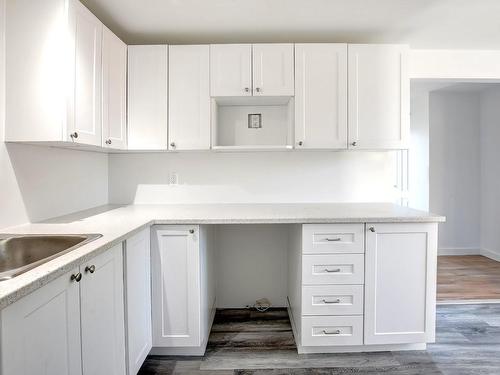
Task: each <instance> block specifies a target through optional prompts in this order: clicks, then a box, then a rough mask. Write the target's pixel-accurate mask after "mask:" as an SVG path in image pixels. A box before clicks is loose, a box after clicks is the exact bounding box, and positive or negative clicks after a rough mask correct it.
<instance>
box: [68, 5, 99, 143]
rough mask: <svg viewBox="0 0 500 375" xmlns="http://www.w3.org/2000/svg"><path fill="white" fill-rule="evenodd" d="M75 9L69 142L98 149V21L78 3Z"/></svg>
mask: <svg viewBox="0 0 500 375" xmlns="http://www.w3.org/2000/svg"><path fill="white" fill-rule="evenodd" d="M70 4H72V5H73V7H74V13H73V14H74V17H75V18H74V25H73V26H72V27H73V28H74V43H75V46H74V47H75V64H74V68H75V70H74V77H75V79H74V84H75V87H74V118H73V121H68V132H69V134H68V140H73V141H74V142H77V143H84V144H89V145H95V146H101V137H102V125H101V77H102V65H101V64H102V60H101V52H102V29H103V25H102V23H101V21H99V20H98V19H97V17H96V16H94V15H93V14H92V13H91V12H90V11H89V10H88V9H87V8H85V7H84V6H83V5H82V4H81V3H80V2H78V1H74V2H73V1H70Z"/></svg>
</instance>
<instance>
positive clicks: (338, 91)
mask: <svg viewBox="0 0 500 375" xmlns="http://www.w3.org/2000/svg"><path fill="white" fill-rule="evenodd" d="M295 148H298V149H302V148H304V149H346V148H347V44H314V43H312V44H296V45H295Z"/></svg>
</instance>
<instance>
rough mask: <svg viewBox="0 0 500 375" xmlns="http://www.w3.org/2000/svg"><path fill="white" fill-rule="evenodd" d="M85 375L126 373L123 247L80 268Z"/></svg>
mask: <svg viewBox="0 0 500 375" xmlns="http://www.w3.org/2000/svg"><path fill="white" fill-rule="evenodd" d="M80 272H81V273H82V275H83V277H82V281H81V283H80V304H81V305H80V308H81V326H82V364H83V373H84V374H110V375H111V374H113V375H122V374H124V373H125V326H124V301H123V258H122V245H118V246H115V247H114V248H112V249H111V250H108V251H106V252H104V253H103V254H101V255H98V256H97V257H95V258H94V259H92V260H90V261H89V262H88V263H87V264H84V265H82V266H80Z"/></svg>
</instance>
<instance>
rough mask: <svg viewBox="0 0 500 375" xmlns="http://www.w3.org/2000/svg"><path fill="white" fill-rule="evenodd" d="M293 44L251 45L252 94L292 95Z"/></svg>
mask: <svg viewBox="0 0 500 375" xmlns="http://www.w3.org/2000/svg"><path fill="white" fill-rule="evenodd" d="M293 65H294V61H293V44H254V45H253V94H254V95H259V96H292V95H294V78H293V71H294V69H293Z"/></svg>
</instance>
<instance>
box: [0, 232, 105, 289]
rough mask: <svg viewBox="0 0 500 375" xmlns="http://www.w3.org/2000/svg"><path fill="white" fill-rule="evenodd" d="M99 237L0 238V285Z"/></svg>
mask: <svg viewBox="0 0 500 375" xmlns="http://www.w3.org/2000/svg"><path fill="white" fill-rule="evenodd" d="M101 236H102V235H101V234H64V235H45V234H29V235H26V234H0V281H4V280H9V279H12V278H13V277H16V276H18V275H20V274H22V273H24V272H26V271H29V270H30V269H33V268H35V267H37V266H39V265H40V264H43V263H45V262H48V261H49V260H51V259H54V258H56V257H58V256H60V255H62V254H65V253H67V252H69V251H71V250H74V249H76V248H78V247H80V246H83V245H85V244H87V243H89V242H91V241H93V240H95V239H97V238H99V237H101Z"/></svg>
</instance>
